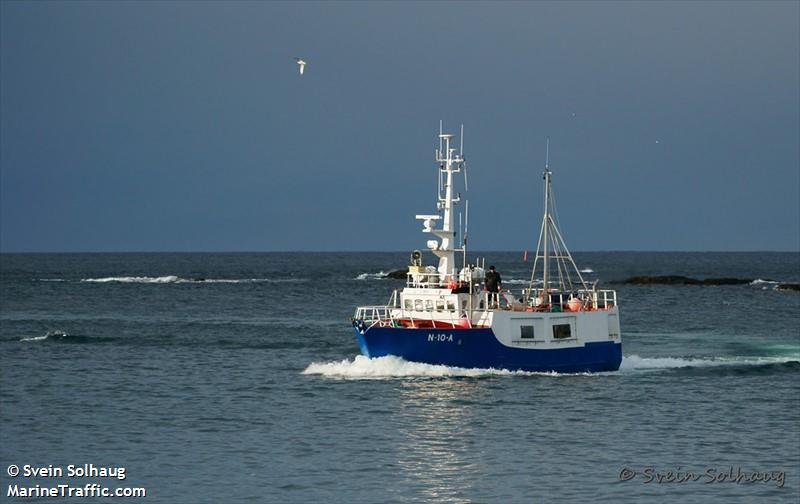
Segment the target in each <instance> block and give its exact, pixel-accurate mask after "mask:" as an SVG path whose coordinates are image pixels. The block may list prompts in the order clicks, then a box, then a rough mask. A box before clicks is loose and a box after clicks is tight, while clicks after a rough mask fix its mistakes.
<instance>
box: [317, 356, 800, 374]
mask: <svg viewBox="0 0 800 504" xmlns="http://www.w3.org/2000/svg"><path fill="white" fill-rule="evenodd" d="M798 361H800V354H798V355H789V356H782V357H733V358H731V357H720V358H708V359H705V358H697V359H694V358H681V357H640V356H638V355H626V356H625V357H624V358H623V359H622V365H621V366H620V368H619V371H620V372H631V371H647V370H659V369H677V368H688V367H707V366H741V365H764V364H780V363H785V362H798ZM303 374H305V375H322V376H325V377H329V378H345V379H362V380H363V379H373V380H376V379H387V378H388V379H391V378H452V377H470V378H478V377H486V376H550V377H560V376H576V375H579V376H609V375H611V376H613V375H615V374H617V373H615V372H602V373H556V372H529V371H509V370H507V369H494V368H488V369H480V368H460V367H454V366H444V365H435V364H423V363H420V362H411V361H407V360H405V359H402V358H400V357H395V356H392V355H389V356H386V357H376V358H373V359H370V358H368V357H364V356H363V355H358V356H356V357H355V358H353V359H352V360H350V359H344V360H341V361H333V362H312V363H311V364H309V365H308V367H306V369H305V370H304V371H303Z"/></svg>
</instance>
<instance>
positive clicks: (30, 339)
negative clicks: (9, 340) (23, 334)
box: [20, 334, 48, 341]
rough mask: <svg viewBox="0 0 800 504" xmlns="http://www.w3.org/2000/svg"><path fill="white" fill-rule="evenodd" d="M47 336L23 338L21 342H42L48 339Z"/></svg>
mask: <svg viewBox="0 0 800 504" xmlns="http://www.w3.org/2000/svg"><path fill="white" fill-rule="evenodd" d="M47 336H48V335H47V334H45V335H44V336H31V337H30V338H22V339H20V341H42V340H46V339H47Z"/></svg>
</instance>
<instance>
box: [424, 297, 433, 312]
mask: <svg viewBox="0 0 800 504" xmlns="http://www.w3.org/2000/svg"><path fill="white" fill-rule="evenodd" d="M425 311H433V299H426V300H425Z"/></svg>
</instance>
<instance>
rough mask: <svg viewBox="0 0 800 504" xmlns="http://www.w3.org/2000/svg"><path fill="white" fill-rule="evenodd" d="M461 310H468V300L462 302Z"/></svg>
mask: <svg viewBox="0 0 800 504" xmlns="http://www.w3.org/2000/svg"><path fill="white" fill-rule="evenodd" d="M461 309H462V310H466V309H467V300H466V299H462V300H461Z"/></svg>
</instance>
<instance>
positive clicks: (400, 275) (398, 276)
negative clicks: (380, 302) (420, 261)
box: [384, 268, 408, 280]
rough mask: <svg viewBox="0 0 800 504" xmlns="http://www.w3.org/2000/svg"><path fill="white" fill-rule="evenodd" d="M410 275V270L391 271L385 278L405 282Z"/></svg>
mask: <svg viewBox="0 0 800 504" xmlns="http://www.w3.org/2000/svg"><path fill="white" fill-rule="evenodd" d="M407 275H408V268H406V269H403V270H395V271H390V272H389V273H387V274H386V276H385V277H384V278H394V279H395V280H405V279H406V276H407Z"/></svg>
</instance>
